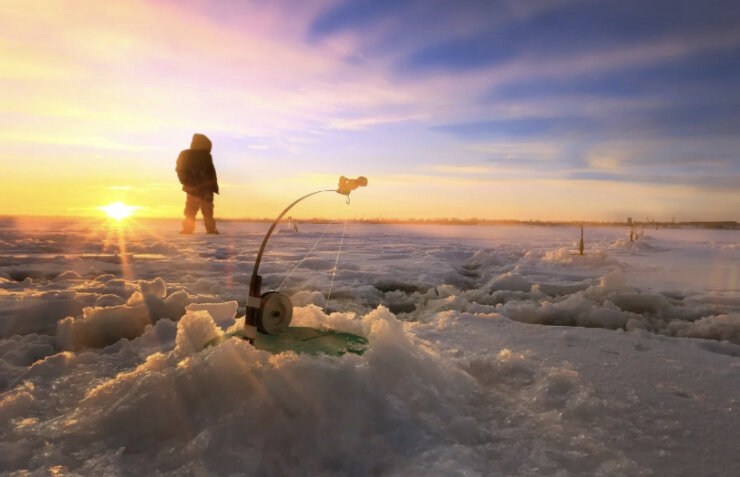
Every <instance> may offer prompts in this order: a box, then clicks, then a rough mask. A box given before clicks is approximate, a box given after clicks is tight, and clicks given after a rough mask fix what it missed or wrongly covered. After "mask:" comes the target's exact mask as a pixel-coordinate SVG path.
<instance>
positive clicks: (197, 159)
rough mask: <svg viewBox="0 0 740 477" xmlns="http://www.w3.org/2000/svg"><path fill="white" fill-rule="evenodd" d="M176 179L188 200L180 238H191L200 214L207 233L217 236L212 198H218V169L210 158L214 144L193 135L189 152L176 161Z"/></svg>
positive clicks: (182, 153) (200, 136)
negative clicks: (184, 235) (216, 195)
mask: <svg viewBox="0 0 740 477" xmlns="http://www.w3.org/2000/svg"><path fill="white" fill-rule="evenodd" d="M175 170H176V171H177V177H178V178H179V179H180V183H181V184H182V190H184V191H185V192H187V198H186V200H185V219H184V220H183V221H182V230H181V231H180V233H181V234H192V233H193V231H194V230H195V216H196V215H197V214H198V210H200V211H201V212H202V213H203V223H204V224H205V226H206V232H207V233H209V234H218V230H216V220H215V219H214V218H213V194H214V193H216V194H218V180H217V179H216V169H215V168H214V167H213V158H212V157H211V141H210V139H208V138H207V137H206V136H204V135H203V134H193V140H192V141H191V143H190V149H185V150H184V151H182V152H181V153H180V155H179V156H178V158H177V167H176V168H175Z"/></svg>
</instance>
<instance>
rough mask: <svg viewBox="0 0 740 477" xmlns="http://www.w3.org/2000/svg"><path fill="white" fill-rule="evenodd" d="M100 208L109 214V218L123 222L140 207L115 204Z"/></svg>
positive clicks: (121, 203)
mask: <svg viewBox="0 0 740 477" xmlns="http://www.w3.org/2000/svg"><path fill="white" fill-rule="evenodd" d="M98 208H99V209H100V210H102V211H104V212H105V213H106V214H108V217H110V218H111V219H116V220H123V219H125V218H126V217H129V216H131V214H132V213H133V211H134V210H136V209H138V207H134V206H131V205H126V204H124V203H123V202H115V203H113V204H108V205H106V206H103V207H98Z"/></svg>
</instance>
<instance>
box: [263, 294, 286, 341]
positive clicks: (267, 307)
mask: <svg viewBox="0 0 740 477" xmlns="http://www.w3.org/2000/svg"><path fill="white" fill-rule="evenodd" d="M292 319H293V303H291V301H290V298H288V296H287V295H284V294H282V293H280V292H276V291H269V292H265V293H263V294H262V297H261V303H260V308H259V312H258V315H257V331H259V332H260V333H264V334H268V335H279V334H280V333H282V332H284V331H285V330H287V329H288V327H289V326H290V320H292Z"/></svg>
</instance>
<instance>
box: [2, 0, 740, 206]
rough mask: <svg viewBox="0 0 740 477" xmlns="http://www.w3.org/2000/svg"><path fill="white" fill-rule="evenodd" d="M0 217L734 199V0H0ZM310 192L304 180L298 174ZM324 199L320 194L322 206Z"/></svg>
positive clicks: (737, 114)
mask: <svg viewBox="0 0 740 477" xmlns="http://www.w3.org/2000/svg"><path fill="white" fill-rule="evenodd" d="M0 16H1V17H2V18H3V20H4V21H3V29H2V31H0V144H2V149H0V178H2V179H0V180H1V181H2V182H0V183H1V184H2V189H3V193H2V194H0V215H81V216H95V215H96V214H100V213H101V212H100V210H99V209H98V207H99V206H102V205H105V204H108V203H111V202H116V201H123V202H125V203H127V204H129V205H135V206H139V207H141V208H140V209H139V210H138V213H139V214H140V215H142V216H158V217H177V216H179V215H181V213H182V208H183V205H184V195H185V194H184V193H183V192H182V191H181V190H180V185H179V183H178V182H177V177H176V175H175V171H174V165H175V160H176V158H177V155H178V153H179V152H180V150H182V149H185V148H187V147H188V146H189V143H190V138H191V136H192V134H193V133H195V132H198V133H203V134H206V135H207V136H208V137H209V138H210V139H211V140H212V142H213V151H212V152H213V157H214V163H215V165H216V169H217V171H218V176H219V183H220V184H221V189H222V190H221V194H220V196H218V197H217V198H216V216H217V217H224V218H225V217H230V218H238V217H274V216H275V215H277V214H278V213H279V212H280V210H281V209H282V208H283V207H285V206H286V205H287V204H289V203H290V202H292V201H293V200H294V199H296V198H297V197H299V196H301V195H303V194H306V193H308V192H312V191H314V190H317V189H325V188H332V187H335V186H336V183H337V179H338V177H339V176H340V175H345V176H357V175H364V176H366V177H368V180H369V185H368V187H367V188H366V189H362V190H358V191H357V192H354V193H353V194H352V204H351V206H350V207H344V201H343V200H342V198H341V197H338V196H329V195H326V194H325V195H324V196H323V197H322V198H317V199H315V200H314V199H309V200H307V201H306V202H304V203H302V204H301V205H300V206H299V207H297V208H296V210H295V211H294V212H293V213H294V214H295V216H296V217H316V216H321V217H332V216H334V215H337V214H340V215H342V214H344V215H345V216H348V217H353V218H410V217H415V218H438V217H459V218H469V217H480V218H487V219H519V220H530V219H541V220H624V219H625V218H626V217H627V216H632V217H635V218H638V219H644V218H650V219H656V220H671V219H672V218H675V219H676V220H723V219H724V220H740V212H739V211H740V192H738V189H739V188H738V185H739V184H740V3H739V2H736V1H726V0H722V1H720V0H715V1H712V0H710V1H702V2H698V1H684V0H651V1H645V0H640V1H637V0H611V1H597V0H592V1H589V0H552V1H543V0H529V1H528V0H509V1H475V0H455V1H442V0H424V1H421V0H394V1H389V0H353V1H336V0H318V1H313V0H307V1H300V2H298V1H283V0H275V1H268V0H253V1H242V0H225V1H219V2H210V1H207V0H184V1H183V0H180V1H164V0H159V1H138V0H123V1H120V2H100V1H97V0H94V1H89V0H76V1H74V2H71V1H49V0H41V1H37V0H23V1H20V0H19V1H13V0H0ZM317 197H321V196H317ZM337 210H338V212H337Z"/></svg>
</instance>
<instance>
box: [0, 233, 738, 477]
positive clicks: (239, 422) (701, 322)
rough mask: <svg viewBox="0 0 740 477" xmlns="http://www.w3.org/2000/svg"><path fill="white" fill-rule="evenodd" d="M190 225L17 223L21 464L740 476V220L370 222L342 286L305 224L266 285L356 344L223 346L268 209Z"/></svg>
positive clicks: (4, 255)
mask: <svg viewBox="0 0 740 477" xmlns="http://www.w3.org/2000/svg"><path fill="white" fill-rule="evenodd" d="M177 225H178V224H177V223H176V222H174V221H158V222H157V221H152V222H146V223H139V224H133V225H132V226H131V227H128V228H124V229H121V230H118V229H116V228H115V227H109V226H108V225H107V224H106V223H95V222H93V221H88V222H79V221H78V222H73V221H63V220H40V219H35V220H31V219H27V220H21V219H18V220H15V221H13V222H10V221H8V222H0V245H1V248H0V473H2V474H10V475H24V474H31V475H42V474H43V475H46V474H50V473H51V474H71V475H134V474H141V475H155V474H157V475H295V474H302V475H303V474H305V475H421V474H427V475H440V476H441V475H444V476H447V475H588V476H592V475H610V476H611V475H728V476H731V475H740V456H738V454H737V449H738V448H739V447H740V437H738V436H739V435H740V434H738V433H737V427H738V424H740V410H739V409H738V407H739V406H738V401H737V399H738V397H737V391H738V389H740V289H739V285H738V276H739V274H738V272H739V271H740V270H739V268H740V247H738V237H740V234H738V232H735V231H720V230H715V231H710V230H699V229H662V230H646V234H645V236H644V237H641V238H640V239H639V240H638V241H637V242H630V241H629V240H628V239H625V236H626V232H627V231H626V230H624V229H618V228H608V227H586V229H585V245H586V251H585V252H586V254H585V255H584V256H580V255H576V254H574V253H573V252H574V251H575V250H576V248H577V244H578V239H579V238H580V231H579V229H578V228H577V227H572V228H571V227H541V226H540V227H538V226H511V227H508V226H507V227H503V226H501V227H475V226H467V227H454V226H445V227H443V226H439V227H436V226H397V225H396V226H383V225H352V224H350V225H349V226H348V227H347V233H346V236H345V240H344V244H343V246H342V255H341V256H340V259H339V262H338V271H337V273H336V276H335V277H334V283H333V289H332V293H331V297H330V299H329V300H328V303H327V294H328V289H329V285H330V283H331V280H332V273H331V271H332V268H333V267H334V263H335V262H336V250H337V246H338V244H339V240H340V237H341V234H342V230H343V224H335V225H333V226H331V227H330V228H329V229H328V232H327V233H326V236H325V237H324V239H323V240H322V241H321V242H320V243H319V244H318V245H317V247H316V248H315V250H314V252H313V253H312V254H311V256H309V257H308V258H306V259H305V260H304V261H303V263H302V264H301V266H300V267H299V268H298V269H296V270H293V269H294V267H295V265H296V264H298V263H299V262H300V261H301V259H303V258H304V255H305V253H306V252H307V251H308V250H310V249H311V248H312V247H313V245H314V244H315V242H316V240H317V239H318V238H319V237H320V236H321V235H322V233H323V232H324V230H325V228H326V226H325V225H311V224H301V227H300V231H299V232H297V233H295V232H294V233H286V234H278V235H276V236H275V237H273V238H272V239H271V241H270V244H269V245H268V250H267V253H266V255H265V257H264V259H263V264H262V267H261V273H262V274H263V283H264V285H263V288H264V290H268V289H271V288H276V287H279V286H281V284H283V282H284V284H283V285H282V287H281V289H280V290H281V291H282V292H284V293H286V294H287V295H288V296H290V297H291V299H292V300H293V303H294V305H295V306H296V308H295V310H294V317H293V325H295V326H313V327H319V328H331V329H336V330H341V331H348V332H352V333H356V334H360V335H363V336H366V337H368V338H369V340H370V347H369V349H368V350H367V351H366V352H365V354H364V355H362V356H355V355H351V356H344V357H342V358H333V357H327V356H303V355H300V356H299V355H296V354H294V353H282V354H278V355H271V354H269V353H267V352H264V351H259V350H256V349H254V348H253V347H252V346H251V345H249V344H248V343H247V342H245V341H241V340H238V339H230V340H226V341H224V342H223V343H221V344H220V345H218V346H212V347H207V348H205V349H204V348H203V345H204V344H205V343H206V342H208V341H210V340H212V339H213V338H216V337H218V336H220V335H222V334H223V333H224V332H225V331H233V330H235V329H238V328H239V327H240V326H241V325H242V324H243V315H244V312H245V309H244V299H245V296H246V293H247V288H248V283H249V275H250V273H251V270H252V264H253V260H254V255H255V253H256V250H257V248H258V246H259V243H260V241H261V239H262V236H263V234H264V232H265V231H266V229H267V226H268V224H260V223H255V224H250V223H223V224H220V225H219V229H220V231H221V232H222V235H220V236H218V237H212V236H208V237H206V236H204V235H198V234H196V235H194V236H186V237H183V236H179V235H177V234H176V231H177V230H178V227H177ZM124 246H125V249H124ZM286 277H287V279H286Z"/></svg>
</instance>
